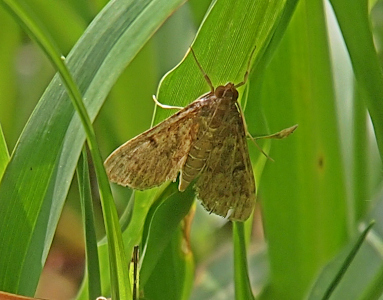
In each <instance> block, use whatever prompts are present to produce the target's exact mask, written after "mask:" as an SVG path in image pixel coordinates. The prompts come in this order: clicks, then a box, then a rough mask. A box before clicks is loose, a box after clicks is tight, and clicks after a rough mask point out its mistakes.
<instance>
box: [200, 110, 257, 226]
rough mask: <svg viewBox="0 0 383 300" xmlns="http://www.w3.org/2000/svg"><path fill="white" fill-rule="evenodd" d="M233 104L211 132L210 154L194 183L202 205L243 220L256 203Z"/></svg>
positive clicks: (239, 118) (238, 116)
mask: <svg viewBox="0 0 383 300" xmlns="http://www.w3.org/2000/svg"><path fill="white" fill-rule="evenodd" d="M243 122H244V121H243V119H242V116H241V113H240V112H239V111H238V109H237V107H236V106H232V107H231V108H230V111H227V112H226V114H225V118H224V120H223V122H221V125H220V126H219V128H217V130H216V131H215V133H214V136H213V139H212V141H213V146H212V151H211V154H210V156H209V158H208V160H207V161H206V165H205V167H204V168H203V170H202V171H201V173H200V175H199V177H198V179H197V182H196V184H195V187H196V190H197V194H198V198H199V199H200V200H201V201H202V204H203V205H204V207H205V208H206V209H207V210H208V211H210V212H213V213H215V214H218V215H221V216H223V217H226V216H227V215H228V213H229V211H230V215H229V219H231V220H239V221H244V220H246V219H247V218H248V217H249V216H250V214H251V213H252V211H253V208H254V205H255V182H254V175H253V169H252V166H251V161H250V157H249V151H248V146H247V140H246V132H245V127H244V123H243Z"/></svg>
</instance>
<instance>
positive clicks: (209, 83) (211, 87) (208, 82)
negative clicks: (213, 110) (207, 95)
mask: <svg viewBox="0 0 383 300" xmlns="http://www.w3.org/2000/svg"><path fill="white" fill-rule="evenodd" d="M190 51H191V53H192V54H193V57H194V59H195V62H196V63H197V66H198V68H199V69H200V70H201V72H202V74H203V77H205V80H206V81H207V84H208V85H209V87H210V90H211V92H212V93H214V90H215V89H214V86H213V84H212V83H211V80H210V78H209V76H208V75H207V74H206V72H205V71H204V70H203V69H202V66H201V64H200V63H199V61H198V59H197V56H196V55H195V53H194V50H193V48H192V47H190Z"/></svg>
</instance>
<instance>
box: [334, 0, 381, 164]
mask: <svg viewBox="0 0 383 300" xmlns="http://www.w3.org/2000/svg"><path fill="white" fill-rule="evenodd" d="M330 3H331V5H332V6H333V9H334V12H335V15H336V18H337V21H338V23H339V27H340V29H341V30H342V35H343V38H344V42H345V43H346V46H347V50H348V53H349V55H350V59H351V63H352V67H353V71H354V74H355V78H356V80H357V82H358V84H359V85H360V88H361V89H362V90H363V94H364V95H366V96H367V97H366V98H365V105H366V106H367V108H368V112H369V114H370V117H371V121H372V123H373V126H374V131H375V135H376V140H377V143H378V147H379V152H380V157H381V158H382V157H383V103H382V99H383V72H382V67H381V64H380V63H379V58H378V55H377V53H376V50H375V46H374V40H373V36H372V32H371V24H370V20H369V12H368V6H367V1H347V0H331V1H330ZM355 20H358V22H355ZM360 100H361V99H357V101H360Z"/></svg>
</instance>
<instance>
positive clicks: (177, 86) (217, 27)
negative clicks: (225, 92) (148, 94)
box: [155, 0, 285, 122]
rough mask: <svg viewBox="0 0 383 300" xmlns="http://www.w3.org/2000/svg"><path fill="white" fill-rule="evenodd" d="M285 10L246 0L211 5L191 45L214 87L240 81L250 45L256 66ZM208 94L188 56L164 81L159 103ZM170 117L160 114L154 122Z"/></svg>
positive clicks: (185, 100) (277, 4)
mask: <svg viewBox="0 0 383 300" xmlns="http://www.w3.org/2000/svg"><path fill="white" fill-rule="evenodd" d="M284 6H285V1H267V2H265V1H260V2H256V1H245V0H241V1H234V2H233V1H230V0H221V1H215V2H214V4H212V5H211V7H210V10H209V12H208V15H207V16H206V17H205V19H204V21H203V23H202V25H201V27H200V29H199V31H198V34H197V37H196V39H195V41H194V42H193V45H192V47H193V50H194V52H195V54H196V56H197V59H198V62H199V63H200V64H201V66H202V68H203V69H204V71H205V72H206V74H207V75H208V76H209V77H210V79H211V81H212V83H213V86H215V87H217V86H218V85H220V84H225V83H226V82H228V81H230V82H234V83H239V82H241V81H242V80H243V77H244V75H245V72H246V68H247V65H248V62H249V59H250V53H251V52H252V50H253V49H254V47H256V51H255V54H254V57H253V61H254V65H256V64H257V63H258V62H259V61H260V60H261V58H262V55H263V53H264V51H265V48H266V47H267V45H268V42H270V40H271V38H272V35H273V33H274V31H275V29H276V27H277V26H278V22H279V20H280V18H281V15H282V12H283V9H284ZM207 91H209V88H208V85H207V83H206V80H205V78H204V77H203V74H201V71H200V70H199V68H198V66H197V63H196V61H195V60H194V57H193V56H192V55H187V56H186V57H185V59H184V60H183V61H182V63H181V64H180V65H178V66H177V67H176V68H175V69H174V70H172V71H170V72H169V73H168V74H167V75H166V76H165V77H164V78H163V79H162V81H161V83H160V86H159V89H158V100H159V101H160V102H162V103H164V104H170V105H176V106H185V105H186V104H188V103H190V102H191V101H193V100H195V99H197V98H198V97H199V96H201V95H202V94H203V93H204V92H207ZM170 113H171V112H169V111H165V110H159V111H158V113H157V115H156V118H155V121H156V122H157V121H159V120H161V119H163V118H165V117H166V116H168V115H169V114H170Z"/></svg>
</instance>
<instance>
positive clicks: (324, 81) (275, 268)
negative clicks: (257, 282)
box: [248, 1, 349, 299]
mask: <svg viewBox="0 0 383 300" xmlns="http://www.w3.org/2000/svg"><path fill="white" fill-rule="evenodd" d="M327 34H328V33H327V30H326V17H325V15H324V7H323V3H322V2H320V1H300V2H299V3H298V5H297V7H296V10H295V12H294V16H293V18H292V20H291V22H290V24H289V26H288V28H287V30H286V33H285V35H284V36H283V39H282V41H281V43H280V45H279V46H278V49H277V51H276V52H275V54H274V56H273V57H272V60H271V61H270V63H269V65H268V66H267V68H266V70H265V73H264V74H263V76H262V78H259V77H257V78H256V79H257V81H256V82H254V84H253V85H252V86H251V89H250V95H249V98H250V99H251V98H254V99H259V101H260V105H261V107H262V108H263V111H264V114H265V117H266V119H267V120H268V127H269V128H270V131H271V132H275V131H278V130H280V129H282V128H286V127H289V126H292V125H294V124H299V127H298V129H297V130H296V132H294V134H293V135H292V136H290V137H289V138H287V139H285V140H281V141H275V142H273V143H272V147H271V151H270V156H271V157H272V158H273V159H274V160H275V162H274V163H268V164H267V165H266V167H265V170H264V173H263V175H262V183H261V184H260V190H259V195H260V198H261V199H262V200H261V205H262V212H263V221H264V228H265V232H266V233H267V235H266V236H267V242H268V250H269V259H270V268H271V272H270V274H271V276H270V285H269V287H268V289H267V290H265V293H264V294H263V295H262V297H261V299H280V298H288V299H301V298H302V297H303V296H304V295H306V293H307V290H308V288H309V287H310V285H311V282H312V280H313V278H314V276H315V275H316V274H317V273H318V272H319V270H320V268H321V267H322V266H323V264H325V263H326V262H327V261H328V260H330V259H331V258H332V257H333V255H334V254H335V253H337V252H338V251H339V250H340V248H341V247H342V246H343V245H344V243H345V242H346V241H347V236H348V225H349V220H348V217H349V216H348V214H347V212H348V208H347V200H348V199H347V195H348V194H347V191H346V187H345V173H344V166H343V161H342V153H341V148H340V144H339V140H340V138H341V137H340V136H339V131H338V119H337V117H338V116H337V114H336V105H335V95H334V88H333V80H332V66H331V60H330V56H329V52H328V49H329V45H328V41H327ZM253 88H254V89H253ZM252 104H253V103H252V102H249V104H248V109H249V110H256V109H258V107H256V106H253V105H252Z"/></svg>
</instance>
